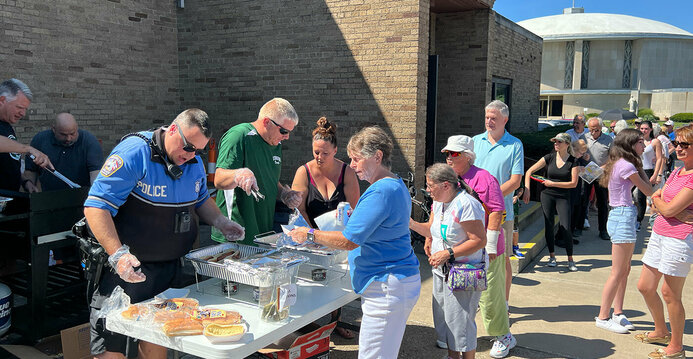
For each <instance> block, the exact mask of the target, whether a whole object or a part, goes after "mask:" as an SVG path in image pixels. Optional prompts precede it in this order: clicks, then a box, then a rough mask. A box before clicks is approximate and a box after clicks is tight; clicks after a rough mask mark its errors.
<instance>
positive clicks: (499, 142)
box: [474, 100, 525, 357]
mask: <svg viewBox="0 0 693 359" xmlns="http://www.w3.org/2000/svg"><path fill="white" fill-rule="evenodd" d="M509 114H510V111H509V110H508V106H507V105H506V104H505V103H503V102H502V101H498V100H494V101H492V102H491V103H489V104H488V105H487V106H486V119H485V127H486V132H484V133H481V134H478V135H476V136H474V153H475V154H476V162H475V163H474V165H475V166H477V167H480V168H483V169H485V170H487V171H489V172H490V173H491V174H492V175H493V176H494V177H496V179H497V180H498V183H500V185H501V192H503V199H504V200H505V208H506V217H505V222H503V234H504V236H505V238H512V235H513V221H514V219H515V213H514V212H513V193H514V192H515V190H516V189H518V188H519V187H520V183H521V181H522V175H523V174H524V170H525V169H524V157H525V155H524V150H523V147H522V142H521V141H520V140H518V139H517V138H516V137H514V136H512V135H511V134H510V133H508V132H507V131H506V130H505V124H506V123H508V116H509ZM512 243H513V242H512V241H511V240H507V241H506V242H505V253H512V249H513V248H512ZM511 282H512V269H511V267H510V256H509V255H508V256H506V257H505V299H506V301H507V300H508V299H509V297H510V283H511ZM496 342H498V345H500V346H503V347H504V348H502V349H506V348H507V349H506V350H501V351H500V352H505V353H506V354H507V350H509V349H512V347H513V346H515V345H514V344H515V340H514V338H512V335H510V337H509V338H505V337H504V338H498V340H496ZM494 346H496V343H494ZM503 356H505V355H503ZM497 357H502V356H497Z"/></svg>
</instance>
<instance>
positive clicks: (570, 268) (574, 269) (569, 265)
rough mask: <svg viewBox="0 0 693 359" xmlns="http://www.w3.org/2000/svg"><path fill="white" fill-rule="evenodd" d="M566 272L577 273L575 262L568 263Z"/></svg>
mask: <svg viewBox="0 0 693 359" xmlns="http://www.w3.org/2000/svg"><path fill="white" fill-rule="evenodd" d="M568 270H569V271H571V272H577V271H578V267H577V266H576V265H575V262H573V261H570V262H568Z"/></svg>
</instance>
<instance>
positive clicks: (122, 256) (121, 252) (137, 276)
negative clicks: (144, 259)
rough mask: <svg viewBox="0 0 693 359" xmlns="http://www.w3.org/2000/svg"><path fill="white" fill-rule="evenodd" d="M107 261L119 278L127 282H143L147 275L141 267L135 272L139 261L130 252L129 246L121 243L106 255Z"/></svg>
mask: <svg viewBox="0 0 693 359" xmlns="http://www.w3.org/2000/svg"><path fill="white" fill-rule="evenodd" d="M108 263H109V264H110V265H111V267H112V268H113V269H115V271H116V273H118V275H119V276H120V278H121V279H122V280H124V281H126V282H128V283H139V282H144V281H145V280H146V279H147V276H146V275H144V273H142V270H141V269H138V270H137V272H135V267H139V266H140V261H139V260H138V259H137V257H135V256H134V255H132V254H131V253H130V247H128V246H127V245H123V246H122V247H120V248H118V250H117V251H115V252H114V253H113V254H111V255H110V256H109V257H108Z"/></svg>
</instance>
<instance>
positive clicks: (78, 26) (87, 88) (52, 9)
mask: <svg viewBox="0 0 693 359" xmlns="http://www.w3.org/2000/svg"><path fill="white" fill-rule="evenodd" d="M0 34H1V35H0V36H2V41H0V64H1V65H0V78H1V79H7V78H11V77H16V78H19V79H21V80H22V81H24V82H26V84H27V85H28V86H29V87H30V88H31V90H32V91H33V93H34V101H33V103H32V104H31V107H30V113H29V116H28V118H25V119H23V120H21V121H20V122H19V123H18V124H17V126H16V127H15V131H16V132H17V135H18V139H19V140H20V141H22V142H27V143H28V142H29V141H30V140H31V138H32V137H33V136H34V134H36V133H37V132H38V131H40V130H43V129H46V128H48V127H47V126H48V123H49V121H51V120H52V119H53V118H54V116H55V114H57V113H58V112H61V111H67V110H69V111H70V112H71V113H72V114H74V115H75V117H76V118H77V121H78V122H79V124H80V126H81V127H82V128H84V129H86V130H89V131H91V132H92V133H94V134H95V135H96V136H97V137H98V138H99V139H101V140H102V141H103V147H104V151H106V153H107V152H108V151H110V149H111V148H112V147H113V146H114V145H115V143H116V141H117V140H118V139H120V137H121V136H122V135H123V134H125V133H128V132H131V131H135V130H141V129H147V128H151V127H153V126H155V125H160V124H162V123H164V122H168V121H170V120H172V119H173V117H174V116H175V115H176V114H177V112H178V111H179V106H178V99H177V88H178V70H177V67H178V56H177V46H176V13H175V4H174V2H173V1H163V0H143V1H136V2H135V1H129V0H98V1H97V0H91V1H84V0H62V1H45V0H22V1H0Z"/></svg>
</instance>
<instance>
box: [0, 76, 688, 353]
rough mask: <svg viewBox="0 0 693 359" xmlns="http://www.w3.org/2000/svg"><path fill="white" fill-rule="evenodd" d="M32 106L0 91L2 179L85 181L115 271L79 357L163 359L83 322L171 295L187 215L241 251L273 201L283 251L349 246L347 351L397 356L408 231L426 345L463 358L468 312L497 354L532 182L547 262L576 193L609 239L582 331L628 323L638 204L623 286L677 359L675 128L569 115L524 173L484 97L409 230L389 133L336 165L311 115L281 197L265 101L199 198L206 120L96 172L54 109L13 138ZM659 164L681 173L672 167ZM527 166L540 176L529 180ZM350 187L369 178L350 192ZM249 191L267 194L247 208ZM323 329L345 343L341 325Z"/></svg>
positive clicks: (332, 129)
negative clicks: (646, 221)
mask: <svg viewBox="0 0 693 359" xmlns="http://www.w3.org/2000/svg"><path fill="white" fill-rule="evenodd" d="M31 100H32V93H31V91H30V90H29V88H28V87H27V86H26V85H25V84H24V83H22V82H21V81H19V80H16V79H11V80H7V81H4V82H2V83H1V84H0V134H1V135H2V136H0V171H2V181H0V185H2V187H1V188H3V189H10V190H15V191H16V190H20V189H23V190H24V191H27V192H35V191H40V190H52V189H60V188H61V187H60V185H61V184H60V183H57V182H56V181H55V180H54V179H53V178H52V176H50V174H47V173H46V172H51V171H55V170H58V171H60V172H62V173H65V174H67V175H68V176H69V177H70V178H74V180H75V181H77V182H78V183H80V184H81V185H84V186H89V185H91V188H90V190H89V196H88V198H87V200H86V202H85V210H84V212H85V216H86V219H87V222H88V223H89V226H90V228H91V230H92V232H93V233H94V236H95V238H96V239H97V240H98V242H99V243H100V244H101V245H102V246H103V247H104V249H105V250H106V252H107V253H108V255H109V258H108V262H109V264H110V266H111V267H113V269H114V270H113V271H112V272H111V271H106V273H105V274H104V275H103V276H102V278H101V279H100V280H99V283H98V285H97V287H96V288H97V289H96V292H95V293H94V296H93V299H92V302H91V303H90V305H91V308H92V318H91V335H92V336H91V338H92V340H91V345H92V353H93V354H94V355H97V356H99V357H101V358H112V357H113V358H115V357H122V355H123V354H132V353H131V352H132V351H138V352H139V354H140V355H141V356H143V357H149V358H164V357H165V356H166V351H165V348H164V347H161V346H158V345H155V344H152V343H147V342H145V341H139V344H138V345H133V343H132V342H131V340H130V339H128V338H127V337H126V336H123V335H119V334H115V333H111V332H110V331H108V330H106V329H105V324H104V319H103V318H99V317H98V316H97V315H95V313H97V311H98V310H99V309H100V307H101V305H102V303H103V301H104V299H105V298H107V297H108V296H109V295H110V293H111V292H112V291H113V289H114V288H115V287H116V286H120V287H121V288H124V291H125V293H126V294H128V295H129V296H130V297H131V299H132V301H133V302H137V301H140V300H144V299H147V298H150V297H152V296H153V295H155V294H157V293H159V292H161V291H163V290H164V289H166V288H169V287H175V286H176V283H177V281H178V280H179V277H180V268H179V265H178V259H179V258H180V257H181V256H182V255H184V254H185V253H187V252H188V251H189V250H190V249H191V247H192V245H193V240H194V238H195V237H196V236H197V232H198V221H197V219H198V218H199V219H201V220H203V221H204V222H206V223H208V224H211V225H212V226H213V227H214V231H213V234H212V238H213V239H214V240H216V241H219V242H224V241H240V242H242V243H246V244H252V243H253V242H252V240H253V238H254V236H255V235H257V234H260V233H264V232H267V231H269V230H271V229H272V227H273V219H274V212H275V203H276V202H277V200H279V201H281V202H283V203H284V204H285V205H286V206H288V207H289V208H295V209H297V210H298V212H300V213H301V214H302V215H303V217H304V218H305V219H306V220H307V221H308V223H309V226H308V227H296V228H295V229H294V230H293V231H291V232H290V235H291V237H292V238H293V240H295V241H297V242H305V241H312V242H315V243H318V244H322V245H326V246H328V247H331V248H335V249H342V250H347V251H349V255H348V262H349V270H350V274H351V284H352V287H353V290H354V291H355V292H356V293H358V294H360V295H361V309H362V312H363V317H362V321H361V327H360V335H359V339H358V340H359V357H360V358H395V357H397V355H398V352H399V349H400V345H401V342H402V339H403V336H404V331H405V327H406V322H407V319H408V317H409V314H410V312H411V311H412V308H413V307H414V305H415V303H416V302H417V300H418V298H419V294H420V288H421V276H420V272H419V270H420V263H419V260H418V259H417V256H416V255H415V254H414V251H413V249H412V246H411V239H410V235H411V234H410V233H411V232H410V231H415V232H417V233H419V234H421V235H422V236H424V237H426V242H425V245H424V252H425V255H426V256H427V260H428V263H429V265H430V267H431V272H432V277H433V293H432V315H433V321H434V326H435V333H436V336H437V337H436V338H435V342H436V344H437V345H438V347H440V348H444V349H447V351H448V353H447V356H448V358H453V359H457V358H461V357H462V358H473V357H474V355H475V353H476V345H477V328H476V324H475V323H476V322H475V316H476V312H477V308H480V311H481V316H482V320H483V325H484V327H485V329H486V332H487V333H489V334H490V335H492V336H494V337H495V340H494V343H493V346H492V348H491V351H490V356H491V357H494V358H502V357H505V356H507V355H508V353H509V351H510V349H512V348H513V347H515V346H516V345H517V340H516V338H515V337H514V336H513V335H512V333H511V332H510V323H509V314H508V311H509V309H508V308H509V307H508V301H509V297H510V288H511V281H512V275H511V268H510V256H512V255H517V256H520V255H521V253H520V251H519V250H518V248H517V225H516V223H515V222H516V221H515V219H516V216H517V213H516V212H517V202H518V200H524V201H525V202H528V201H529V199H530V197H531V195H532V193H531V190H530V188H531V186H530V183H531V179H532V178H539V179H541V181H542V186H543V190H542V191H541V193H540V195H539V198H540V202H541V205H542V209H543V213H544V219H545V220H544V222H545V226H546V228H545V229H546V230H545V235H546V243H547V246H548V249H549V260H548V262H547V266H549V267H556V266H557V265H558V261H557V259H556V255H555V247H556V246H557V245H558V246H561V247H565V249H566V254H567V256H568V270H569V271H578V270H579V268H578V267H577V265H576V263H575V261H574V259H573V254H574V251H575V247H574V244H578V243H579V239H578V238H579V236H580V235H581V231H582V229H584V227H585V225H586V224H588V220H587V211H588V210H589V202H588V199H589V197H590V195H591V193H592V192H594V196H595V197H596V205H597V212H598V215H597V218H598V230H599V237H600V238H601V239H603V240H610V241H611V242H612V247H611V250H612V269H611V274H610V276H609V278H608V279H607V282H606V283H605V285H604V289H603V292H602V301H601V307H600V311H599V313H598V315H597V316H596V317H595V323H596V326H597V327H600V328H604V329H606V330H610V331H613V332H617V333H628V332H629V331H631V330H634V329H635V327H634V326H633V325H632V323H630V321H629V320H628V318H627V317H626V316H625V315H624V314H623V307H624V296H625V289H626V283H627V277H628V274H629V272H630V270H631V266H630V262H631V257H632V255H633V250H634V245H635V242H636V238H637V235H636V233H637V231H639V230H640V225H641V222H642V221H643V218H644V215H645V213H646V211H647V208H648V207H649V209H650V212H651V214H652V217H656V219H654V222H653V226H652V236H651V237H650V241H649V244H648V248H647V251H646V253H645V256H644V258H643V269H642V272H641V277H640V281H639V283H638V289H639V290H640V292H641V293H642V295H643V297H644V298H645V301H646V302H647V305H648V308H649V309H650V312H651V314H652V317H653V320H654V323H655V329H654V331H652V332H645V333H640V334H638V335H636V336H635V338H636V339H637V340H639V341H641V342H646V343H665V344H667V346H666V347H664V348H660V349H658V350H657V351H656V352H654V353H652V354H651V355H650V357H651V358H680V357H683V356H682V355H683V354H682V353H683V344H682V336H683V328H684V323H685V312H684V310H683V306H682V304H681V296H682V290H683V285H684V282H685V279H686V276H687V274H688V271H689V268H690V265H691V263H693V238H692V237H693V154H691V155H689V154H688V151H689V146H690V144H692V143H693V127H691V126H684V127H681V128H679V129H677V130H675V131H674V129H673V122H671V121H670V120H667V121H666V122H664V126H665V127H666V132H665V133H662V132H663V131H661V129H660V127H659V126H657V125H656V124H652V123H650V122H648V121H642V122H640V123H638V124H637V126H636V129H630V128H627V127H628V124H627V123H626V122H625V121H618V122H616V121H614V122H613V123H611V124H610V127H609V128H610V129H611V131H609V133H607V132H606V131H604V130H603V126H604V124H603V123H602V120H601V119H599V118H589V119H586V118H585V117H584V116H582V115H578V116H575V118H574V121H573V129H571V130H569V131H567V132H566V133H559V134H557V135H556V136H554V137H553V138H552V139H551V142H553V151H551V152H550V153H548V154H546V155H545V156H544V157H542V158H541V159H539V161H537V162H536V163H535V164H534V165H532V166H531V167H530V168H529V169H527V171H525V168H524V161H525V156H524V150H523V145H522V142H521V141H520V140H519V139H517V138H516V137H514V136H512V135H511V134H510V133H509V132H508V131H507V130H506V128H505V126H506V124H507V122H508V117H509V109H508V106H507V105H506V104H504V103H503V102H501V101H497V100H496V101H492V102H491V103H489V104H488V105H487V106H486V108H485V121H484V126H485V131H484V132H483V133H481V134H478V135H476V136H474V137H469V136H466V135H454V136H451V137H450V138H448V141H447V144H446V145H445V147H443V148H442V149H441V152H442V153H443V154H444V155H445V159H446V162H445V163H436V164H433V165H432V166H430V167H429V168H427V169H426V176H425V178H426V188H427V191H428V192H429V193H430V195H431V197H432V199H433V205H432V208H431V215H430V218H429V220H428V222H425V223H419V222H416V221H414V220H412V219H411V218H410V217H411V208H412V207H411V206H412V203H411V197H410V194H409V191H408V188H407V187H406V185H405V184H404V182H403V181H402V179H401V178H400V177H399V176H397V175H396V174H395V173H393V172H392V171H391V163H392V154H393V148H394V144H393V139H392V138H391V136H390V135H389V134H388V133H386V131H384V130H383V129H382V128H380V127H378V126H369V127H365V128H362V129H360V130H359V131H358V132H357V133H356V134H354V135H353V136H351V138H350V139H349V141H348V143H347V146H346V149H347V154H348V156H349V158H350V162H349V163H345V162H342V161H341V160H339V159H337V158H336V154H337V149H338V147H337V125H336V124H335V123H334V122H332V121H330V120H328V119H327V118H324V117H323V118H320V119H319V120H317V123H316V127H315V129H314V130H313V132H312V157H313V159H312V160H310V161H309V162H307V163H305V164H304V165H302V166H300V167H299V168H298V169H296V171H295V175H294V179H293V183H292V185H291V187H289V186H288V185H286V184H282V183H281V182H280V180H279V178H280V173H281V169H282V168H281V167H282V143H283V142H285V141H287V140H288V139H289V138H290V135H291V133H292V131H294V129H295V128H296V126H298V123H299V118H298V115H297V113H296V111H295V109H294V107H293V106H292V105H291V104H290V103H289V102H288V101H287V100H285V99H282V98H274V99H272V100H270V101H268V102H267V103H265V104H264V105H263V106H262V108H261V109H260V110H259V113H258V117H257V118H256V119H255V120H254V121H252V122H248V123H241V124H238V125H236V126H234V127H232V128H231V129H229V130H228V131H227V132H226V133H225V134H223V135H222V136H221V140H220V145H219V157H218V159H217V163H216V167H217V168H216V175H215V178H214V186H215V187H216V188H217V189H218V190H219V192H218V195H217V197H216V201H215V200H213V199H211V198H210V196H209V193H208V189H207V180H206V173H205V167H204V164H203V162H202V158H201V157H200V155H201V154H202V152H203V149H204V148H205V147H206V146H207V143H208V141H209V139H210V138H211V136H212V133H211V129H210V123H209V118H208V116H207V114H206V113H205V112H204V111H202V110H200V109H194V108H192V109H187V110H185V111H183V112H181V113H180V114H179V115H178V116H177V117H176V118H174V119H173V120H172V121H171V122H170V123H169V124H168V125H166V126H162V127H160V128H157V129H155V130H152V131H143V132H138V133H133V134H128V135H126V136H124V137H123V139H122V140H121V141H120V143H119V144H118V145H117V146H115V148H114V149H113V150H112V151H111V153H110V154H109V156H108V157H106V159H105V161H103V165H101V162H102V158H101V157H100V155H101V148H100V146H99V144H98V141H97V140H96V139H95V137H94V136H93V135H91V134H90V133H88V132H87V131H84V130H81V129H79V128H78V126H77V121H76V120H75V118H74V116H72V115H71V114H69V113H60V114H58V115H57V116H56V118H55V121H54V123H53V124H52V127H51V129H50V130H48V131H43V132H41V133H39V134H37V135H36V136H35V137H34V139H33V140H32V141H31V145H23V144H20V143H19V142H17V141H16V136H15V133H14V130H13V128H12V126H11V125H13V124H16V123H17V122H18V121H19V120H21V119H22V118H23V117H24V115H25V113H26V111H27V109H28V107H29V105H30V102H31ZM22 153H28V154H31V157H29V158H30V159H31V160H30V161H29V160H27V165H26V170H25V171H24V173H22V172H21V170H20V165H19V163H20V157H21V156H20V154H22ZM674 156H675V157H676V158H678V160H680V161H682V162H683V166H681V167H679V168H676V169H674V168H673V166H672V165H671V162H672V161H671V159H672V158H673V157H674ZM591 162H593V163H594V164H596V165H597V166H598V167H600V168H601V169H602V170H603V174H602V175H601V177H600V178H599V179H597V180H594V181H587V180H585V179H583V178H581V176H580V173H581V172H582V171H583V170H584V168H585V167H586V166H589V165H590V164H591ZM542 170H543V171H544V172H543V176H541V177H539V176H537V174H538V173H539V172H540V171H542ZM523 177H524V181H523ZM667 177H668V180H666V178H667ZM358 180H361V181H365V182H367V183H368V187H367V188H366V189H365V191H364V192H363V193H361V191H360V187H359V183H358ZM665 180H666V182H665ZM523 182H524V192H522V189H521V185H522V184H523ZM658 186H660V187H661V188H658ZM633 188H636V189H637V191H636V192H635V193H634V192H633ZM258 192H260V193H262V195H264V196H265V200H263V201H256V200H255V197H256V196H257V193H258ZM341 202H348V203H349V204H350V206H351V208H352V210H351V212H350V218H349V220H348V222H347V223H346V226H345V228H344V230H342V231H323V230H319V229H318V228H317V226H316V223H315V218H316V217H318V216H320V215H322V214H324V213H326V212H329V211H332V210H334V209H336V208H337V206H338V205H339V203H341ZM648 203H649V205H648ZM556 214H558V217H559V225H558V228H559V229H558V232H557V233H555V232H554V227H555V223H554V218H555V216H556ZM465 265H466V266H468V267H469V268H475V270H477V271H478V270H479V269H481V271H482V272H483V273H484V278H485V279H484V281H485V282H484V285H483V289H479V288H480V287H478V286H471V285H469V284H468V283H467V284H465V285H464V286H460V285H459V283H457V284H455V285H453V283H452V280H451V279H449V278H452V272H453V271H454V269H455V268H458V267H459V268H463V267H464V266H465ZM464 268H467V267H464ZM475 273H478V272H475ZM662 278H663V279H664V283H663V285H662V289H661V297H663V299H664V302H665V303H666V306H667V310H668V313H669V319H670V324H671V332H669V330H668V328H667V326H666V322H665V317H664V308H663V304H662V300H661V297H660V295H659V294H658V292H657V288H658V286H659V282H660V281H661V279H662ZM145 283H146V284H145ZM461 288H462V289H464V290H462V289H461ZM612 307H613V313H612V312H611V308H612ZM339 315H340V313H339V311H336V312H334V313H332V319H333V320H336V319H338V318H339ZM337 332H338V334H339V335H341V336H343V337H345V338H353V337H354V334H353V333H351V332H350V331H349V330H347V329H344V328H338V329H337ZM432 341H433V340H432ZM129 352H130V353H129Z"/></svg>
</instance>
